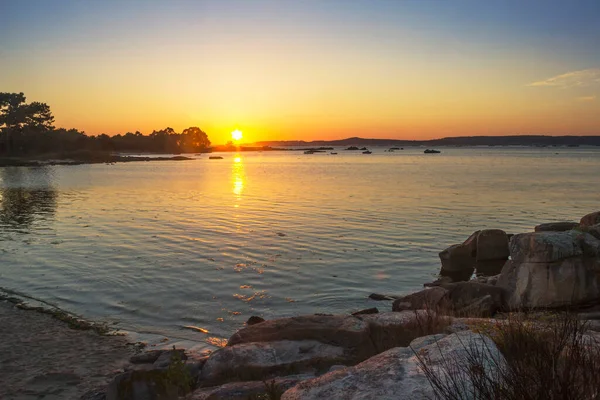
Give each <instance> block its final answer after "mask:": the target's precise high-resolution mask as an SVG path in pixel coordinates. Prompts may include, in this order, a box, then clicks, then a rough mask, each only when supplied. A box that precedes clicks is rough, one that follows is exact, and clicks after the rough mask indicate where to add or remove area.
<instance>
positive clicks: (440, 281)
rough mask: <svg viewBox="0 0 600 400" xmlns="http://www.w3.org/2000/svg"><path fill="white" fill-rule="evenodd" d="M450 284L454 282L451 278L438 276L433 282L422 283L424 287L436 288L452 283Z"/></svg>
mask: <svg viewBox="0 0 600 400" xmlns="http://www.w3.org/2000/svg"><path fill="white" fill-rule="evenodd" d="M452 282H454V281H453V280H452V277H450V276H440V277H439V278H438V279H436V280H435V281H433V282H427V283H424V284H423V286H424V287H436V286H440V285H442V284H444V283H452Z"/></svg>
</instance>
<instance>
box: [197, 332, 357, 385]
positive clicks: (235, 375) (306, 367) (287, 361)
mask: <svg viewBox="0 0 600 400" xmlns="http://www.w3.org/2000/svg"><path fill="white" fill-rule="evenodd" d="M353 362H355V358H354V357H353V355H352V354H351V353H350V351H349V350H347V349H344V348H342V347H338V346H332V345H328V344H324V343H320V342H317V341H314V340H299V341H290V340H281V341H274V342H268V343H241V344H237V345H234V346H228V347H224V348H222V349H219V350H217V351H215V352H214V353H212V354H211V356H210V357H209V359H208V360H207V361H206V363H205V364H204V366H203V368H202V372H201V375H200V379H201V385H202V386H203V387H206V386H216V385H219V384H222V383H225V382H234V381H252V380H265V379H271V378H274V377H276V376H285V375H295V374H298V373H312V374H313V375H314V374H315V373H318V372H321V373H322V372H325V371H327V370H328V369H329V367H331V366H332V365H337V364H344V365H347V364H349V363H353Z"/></svg>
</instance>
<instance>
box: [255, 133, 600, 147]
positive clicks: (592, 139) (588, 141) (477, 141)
mask: <svg viewBox="0 0 600 400" xmlns="http://www.w3.org/2000/svg"><path fill="white" fill-rule="evenodd" d="M254 145H255V146H258V147H260V146H283V147H285V146H294V147H296V146H308V147H323V146H359V147H364V146H381V147H389V146H600V136H547V135H511V136H457V137H446V138H441V139H431V140H403V139H368V138H360V137H351V138H347V139H340V140H313V141H310V142H307V141H304V140H273V141H262V142H256V143H254Z"/></svg>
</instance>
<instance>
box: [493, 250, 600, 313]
mask: <svg viewBox="0 0 600 400" xmlns="http://www.w3.org/2000/svg"><path fill="white" fill-rule="evenodd" d="M599 277H600V263H599V261H598V259H586V258H582V257H573V258H568V259H565V260H561V261H555V262H548V263H533V262H521V263H518V262H514V261H513V262H509V263H507V265H506V266H505V267H504V269H503V270H502V273H501V274H500V278H499V280H498V283H497V284H496V285H497V286H500V287H504V288H506V289H507V290H508V292H509V295H508V300H507V303H508V307H510V308H512V309H521V308H524V309H531V308H556V307H564V306H584V305H589V304H595V303H598V302H599V301H600V279H599Z"/></svg>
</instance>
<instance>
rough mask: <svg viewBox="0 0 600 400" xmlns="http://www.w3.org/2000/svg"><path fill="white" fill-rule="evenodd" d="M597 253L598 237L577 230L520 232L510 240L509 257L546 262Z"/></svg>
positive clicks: (595, 255) (522, 260)
mask: <svg viewBox="0 0 600 400" xmlns="http://www.w3.org/2000/svg"><path fill="white" fill-rule="evenodd" d="M599 254H600V242H599V241H598V239H596V238H595V237H594V236H592V235H590V234H588V233H585V232H582V231H579V230H571V231H565V232H535V233H521V234H518V235H515V236H514V237H513V238H512V240H511V241H510V257H511V259H512V260H513V261H516V262H518V263H520V262H532V263H548V262H554V261H559V260H562V259H566V258H570V257H580V256H584V257H597V256H598V255H599Z"/></svg>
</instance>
